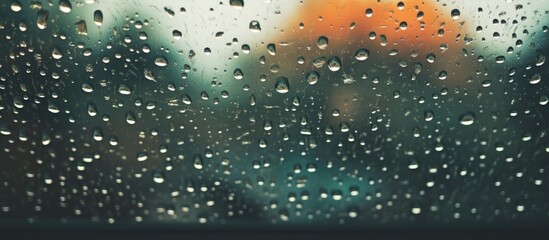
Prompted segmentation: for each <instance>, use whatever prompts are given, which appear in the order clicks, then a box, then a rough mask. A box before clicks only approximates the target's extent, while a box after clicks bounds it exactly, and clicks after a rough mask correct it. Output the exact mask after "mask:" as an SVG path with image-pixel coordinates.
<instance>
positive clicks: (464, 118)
mask: <svg viewBox="0 0 549 240" xmlns="http://www.w3.org/2000/svg"><path fill="white" fill-rule="evenodd" d="M459 123H461V125H465V126H469V125H472V124H473V123H475V114H474V113H473V112H466V113H464V114H461V115H460V116H459Z"/></svg>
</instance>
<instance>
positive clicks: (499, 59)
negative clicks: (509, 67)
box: [496, 56, 505, 64]
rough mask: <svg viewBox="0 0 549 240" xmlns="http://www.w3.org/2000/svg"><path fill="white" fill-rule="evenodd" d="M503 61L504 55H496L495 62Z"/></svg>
mask: <svg viewBox="0 0 549 240" xmlns="http://www.w3.org/2000/svg"><path fill="white" fill-rule="evenodd" d="M504 62H505V57H504V56H497V57H496V63H500V64H501V63H504Z"/></svg>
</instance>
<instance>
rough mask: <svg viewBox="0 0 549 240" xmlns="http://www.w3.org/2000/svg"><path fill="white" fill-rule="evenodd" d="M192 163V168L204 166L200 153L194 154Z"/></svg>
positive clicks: (199, 168)
mask: <svg viewBox="0 0 549 240" xmlns="http://www.w3.org/2000/svg"><path fill="white" fill-rule="evenodd" d="M193 165H194V168H196V169H197V170H201V169H203V168H204V161H203V160H202V156H200V155H196V156H194V161H193Z"/></svg>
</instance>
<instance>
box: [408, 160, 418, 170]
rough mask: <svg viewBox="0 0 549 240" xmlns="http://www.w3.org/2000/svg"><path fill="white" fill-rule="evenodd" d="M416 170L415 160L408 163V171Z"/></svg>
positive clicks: (416, 163)
mask: <svg viewBox="0 0 549 240" xmlns="http://www.w3.org/2000/svg"><path fill="white" fill-rule="evenodd" d="M418 168H419V163H418V162H417V160H412V161H410V164H408V169H410V170H415V169H418Z"/></svg>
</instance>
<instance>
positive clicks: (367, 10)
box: [366, 8, 374, 17]
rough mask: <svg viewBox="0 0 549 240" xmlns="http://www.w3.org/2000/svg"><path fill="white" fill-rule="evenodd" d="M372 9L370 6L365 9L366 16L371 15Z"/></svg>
mask: <svg viewBox="0 0 549 240" xmlns="http://www.w3.org/2000/svg"><path fill="white" fill-rule="evenodd" d="M372 14H374V11H373V10H372V9H371V8H368V9H366V17H371V16H372Z"/></svg>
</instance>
